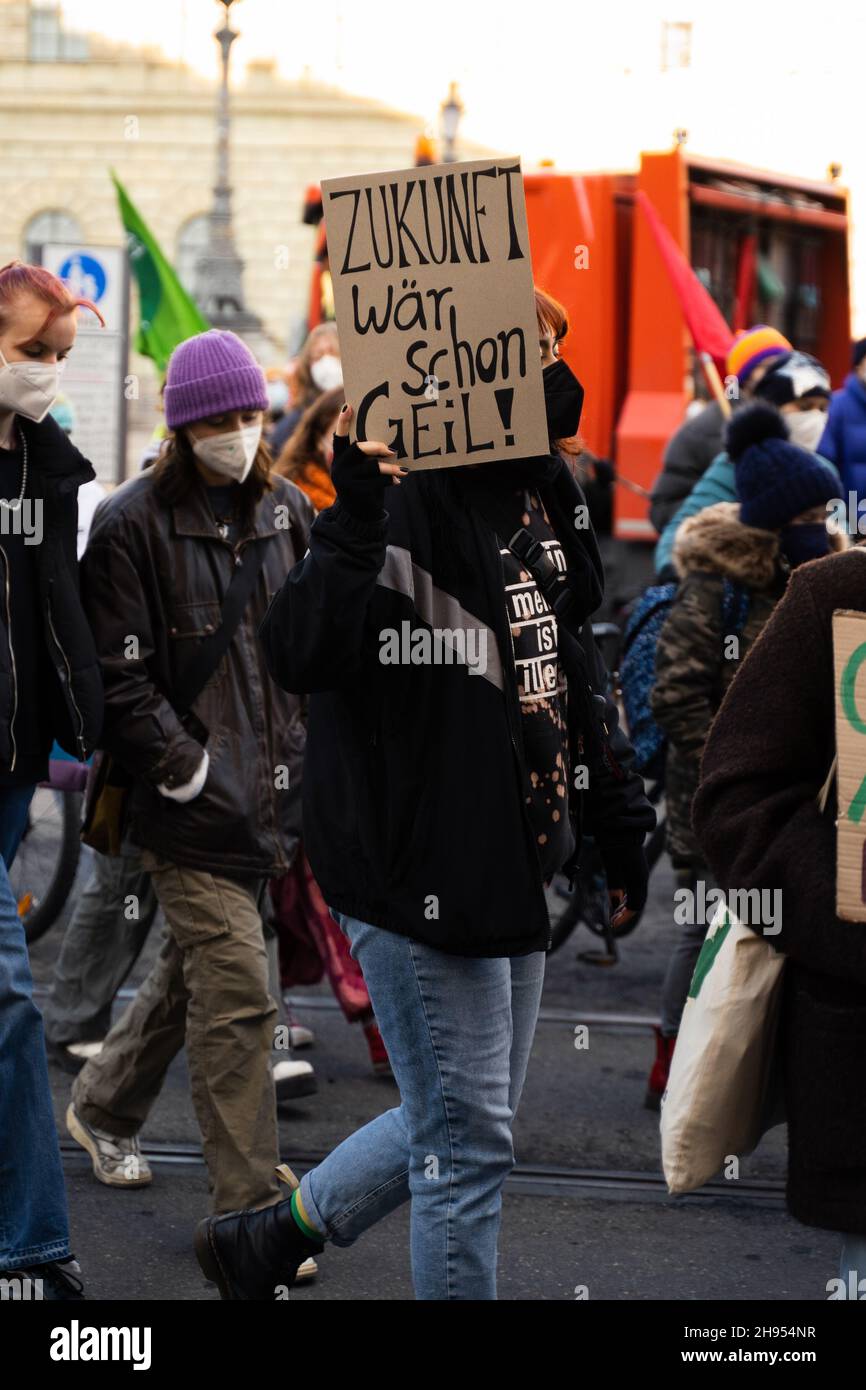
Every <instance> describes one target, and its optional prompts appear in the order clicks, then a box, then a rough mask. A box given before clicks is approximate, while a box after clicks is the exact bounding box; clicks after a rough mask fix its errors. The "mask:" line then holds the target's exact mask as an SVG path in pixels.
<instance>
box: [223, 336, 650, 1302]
mask: <svg viewBox="0 0 866 1390" xmlns="http://www.w3.org/2000/svg"><path fill="white" fill-rule="evenodd" d="M536 351H537V349H536ZM536 361H538V358H536ZM542 385H543V388H544V398H545V401H546V403H547V407H548V433H549V435H550V436H552V437H553V438H559V437H569V436H573V435H574V434H575V433H576V431H577V427H578V423H579V418H580V409H581V404H582V397H583V392H582V389H581V387H580V385H579V383H578V382H577V381H576V379H575V378H574V376H573V374H572V373H571V372H570V370H569V369H568V368H567V367H566V366H565V363H564V362H563V363H559V362H556V363H554V364H552V365H551V366H550V367H548V368H547V369H545V373H544V379H543V383H542ZM353 418H354V411H353V409H352V407H351V406H347V408H346V409H345V410H344V411H343V413H342V416H341V420H340V424H339V425H338V428H337V434H336V437H335V441H334V447H335V453H334V463H333V468H332V478H333V482H334V486H335V488H336V492H337V501H336V503H335V505H334V506H333V507H330V508H329V509H328V510H327V511H325V512H322V513H320V515H319V516H318V517H317V518H316V521H315V522H314V524H313V527H312V529H311V533H310V550H309V553H308V554H307V556H306V558H305V559H304V561H303V562H302V563H301V564H300V565H298V566H296V567H295V569H294V570H293V571H292V572H291V574H290V575H289V576H288V578H287V579H286V582H285V584H284V585H283V587H282V589H281V590H280V592H279V593H278V594H277V595H276V596H275V597H274V599H273V601H272V603H271V606H270V609H269V611H268V614H267V616H266V618H265V620H264V622H263V624H262V627H261V630H260V633H261V637H262V640H263V643H264V647H265V652H266V656H267V661H268V666H269V669H270V671H271V674H272V676H273V677H274V679H275V680H276V681H277V683H278V684H280V685H281V686H283V687H284V688H285V689H288V690H293V691H304V692H311V693H310V722H309V731H308V742H307V761H306V771H305V779H304V785H305V807H304V833H305V838H306V843H307V849H308V855H309V858H310V863H311V865H312V866H313V871H314V873H315V876H316V879H317V881H318V882H319V884H320V886H321V889H322V892H323V895H324V897H325V900H326V902H327V903H328V905H329V907H330V908H331V911H332V914H333V915H334V917H335V920H336V921H337V922H338V923H339V925H340V926H341V927H342V929H343V931H344V932H345V934H346V936H347V938H348V940H349V941H350V943H351V949H352V953H353V955H354V956H355V958H356V959H357V960H358V961H359V963H360V965H361V967H362V969H363V972H364V978H365V980H366V982H367V986H368V988H369V991H370V997H371V1000H372V1003H373V1007H374V1009H375V1012H376V1017H377V1019H378V1021H379V1026H380V1028H381V1031H382V1036H383V1039H384V1041H385V1045H386V1047H387V1049H388V1055H389V1057H390V1059H391V1064H392V1068H393V1071H394V1075H395V1078H396V1080H397V1082H398V1084H399V1087H400V1093H401V1104H400V1105H399V1106H397V1107H395V1108H394V1109H391V1110H389V1111H387V1112H386V1113H385V1114H383V1115H380V1116H378V1118H377V1119H375V1120H373V1121H372V1122H371V1123H370V1124H368V1125H366V1126H365V1127H364V1128H363V1129H361V1130H359V1131H358V1132H357V1133H356V1134H353V1135H352V1136H351V1137H349V1138H348V1139H346V1140H345V1141H344V1142H343V1143H342V1144H340V1145H339V1146H338V1148H336V1149H335V1150H334V1151H333V1153H331V1154H330V1155H329V1156H328V1158H326V1159H325V1161H324V1162H323V1163H320V1164H319V1165H318V1166H317V1167H316V1168H314V1169H313V1170H312V1172H310V1173H308V1174H307V1175H306V1176H305V1177H304V1179H303V1180H302V1183H301V1186H300V1188H299V1190H298V1191H296V1192H295V1193H294V1194H293V1196H292V1199H291V1201H289V1202H284V1203H282V1204H280V1205H278V1206H275V1207H274V1208H273V1209H272V1211H271V1212H270V1213H269V1214H259V1213H240V1214H235V1215H233V1216H229V1217H225V1218H220V1219H216V1220H208V1221H206V1222H204V1223H202V1225H201V1227H200V1228H199V1232H198V1236H197V1252H198V1256H199V1261H200V1263H201V1265H202V1268H203V1270H204V1272H205V1274H206V1275H207V1276H208V1277H209V1278H212V1279H214V1280H215V1281H216V1282H217V1283H218V1285H219V1287H220V1292H221V1294H222V1296H223V1297H224V1298H243V1299H271V1298H273V1297H274V1286H275V1285H278V1284H285V1283H286V1282H287V1280H289V1281H290V1279H291V1275H292V1271H293V1270H294V1269H295V1268H296V1267H297V1265H298V1264H299V1263H300V1261H301V1260H302V1259H304V1258H306V1257H307V1256H308V1255H309V1254H310V1253H311V1252H313V1251H315V1250H320V1249H321V1248H322V1246H323V1245H324V1242H325V1241H326V1240H328V1241H330V1242H331V1243H332V1244H334V1245H350V1244H352V1243H353V1242H354V1241H355V1240H356V1239H357V1238H358V1237H359V1236H360V1235H361V1234H362V1233H363V1232H364V1231H365V1230H366V1229H367V1228H368V1227H369V1226H371V1225H372V1224H373V1223H374V1222H376V1221H378V1220H379V1219H381V1217H383V1216H385V1215H386V1214H387V1213H388V1212H389V1211H391V1210H393V1209H394V1208H395V1207H397V1206H398V1205H400V1204H401V1203H402V1202H405V1201H407V1200H408V1201H411V1204H412V1242H411V1244H412V1268H413V1278H414V1284H415V1291H416V1296H417V1297H418V1298H419V1299H443V1300H444V1299H455V1300H462V1299H480V1300H487V1299H494V1298H495V1297H496V1261H497V1240H498V1230H499V1220H500V1209H501V1201H502V1197H501V1193H502V1186H503V1183H504V1182H505V1179H506V1177H507V1175H508V1173H509V1172H510V1171H511V1168H512V1166H513V1162H514V1150H513V1142H512V1123H513V1118H514V1113H515V1111H516V1108H517V1105H518V1102H519V1099H520V1093H521V1089H522V1086H523V1081H524V1076H525V1073H526V1067H527V1062H528V1060H529V1053H530V1049H531V1046H532V1038H533V1033H534V1029H535V1022H536V1018H537V1013H538V1007H539V1001H540V997H541V987H542V981H543V975H544V959H545V950H546V948H547V946H548V943H549V940H550V928H549V921H548V913H547V906H546V902H545V895H544V887H545V881H546V880H549V879H550V877H551V876H552V875H553V873H554V872H556V871H557V870H559V869H560V868H561V867H563V865H564V864H565V865H566V867H567V868H568V867H569V865H570V866H571V867H574V865H575V864H576V859H577V853H576V845H577V844H579V841H580V836H581V832H582V831H583V832H585V833H591V834H593V835H594V836H595V837H596V839H597V841H598V843H599V846H600V848H601V851H602V854H603V856H604V859H605V863H606V865H607V867H608V877H609V882H610V885H611V889H612V893H613V896H614V897H615V899H616V902H617V904H618V906H619V910H620V911H621V912H622V913H625V912H627V911H629V910H639V908H640V907H641V906H642V903H643V902H644V901H645V897H646V880H647V870H646V863H645V861H644V857H643V850H642V842H643V839H644V835H645V833H646V832H647V830H649V829H650V828H651V827H652V826H653V824H654V821H655V816H654V812H653V810H652V808H651V807H650V805H649V804H648V802H647V801H646V798H645V796H644V793H643V784H642V782H641V780H640V778H639V777H637V775H636V774H635V773H633V772H632V771H631V769H630V766H629V763H630V755H631V750H630V748H629V746H628V744H627V742H626V740H625V738H624V736H623V735H622V733H621V732H620V731H619V728H618V725H617V719H616V711H615V709H614V707H613V706H612V704H610V703H608V702H606V701H605V699H604V697H602V696H601V695H597V696H595V697H593V693H592V689H591V686H592V685H595V688H596V689H600V688H601V679H600V672H599V669H598V657H597V655H596V653H595V648H594V645H593V642H592V637H591V628H589V626H588V619H589V616H590V614H591V613H592V612H593V611H594V609H595V608H596V607H597V606H598V604H599V601H600V599H601V578H602V576H601V566H600V562H599V559H598V551H597V548H596V544H595V540H594V537H593V535H592V532H591V529H589V527H588V523H587V522H586V518H585V505H584V499H583V495H582V493H581V492H580V489H579V488H578V486H577V484H576V483H575V482H574V480H573V478H572V476H571V474H570V472H569V469H568V468H567V466H566V464H565V462H564V460H563V459H562V458H561V457H560V456H559V455H558V454H557V453H555V452H554V451H553V450H551V452H549V453H547V454H544V455H543V456H537V457H532V458H523V459H517V460H509V461H507V462H501V461H500V462H493V463H489V462H487V463H482V464H480V465H478V466H477V467H462V468H448V469H443V470H441V471H439V472H434V471H427V470H424V471H410V472H408V473H406V472H404V471H402V470H401V465H400V463H399V460H397V459H395V451H393V450H392V449H391V448H390V447H389V446H388V445H387V444H386V443H384V442H381V441H375V440H364V441H362V442H360V443H354V444H352V443H350V441H349V428H350V422H351V421H352V420H353ZM393 483H399V486H393V485H392V484H393Z"/></svg>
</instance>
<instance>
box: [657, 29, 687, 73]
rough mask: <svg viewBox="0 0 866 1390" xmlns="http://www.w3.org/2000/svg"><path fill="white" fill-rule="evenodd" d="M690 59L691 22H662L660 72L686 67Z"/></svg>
mask: <svg viewBox="0 0 866 1390" xmlns="http://www.w3.org/2000/svg"><path fill="white" fill-rule="evenodd" d="M691 61H692V26H691V24H680V23H668V22H665V23H663V24H662V72H670V71H671V70H672V69H673V68H687V67H689V66H690V64H691Z"/></svg>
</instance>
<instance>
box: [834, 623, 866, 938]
mask: <svg viewBox="0 0 866 1390" xmlns="http://www.w3.org/2000/svg"><path fill="white" fill-rule="evenodd" d="M833 667H834V687H835V692H836V695H835V698H836V758H837V762H836V788H837V798H838V809H837V813H836V912H837V914H838V916H839V917H842V918H843V919H844V920H845V921H848V922H866V613H856V612H848V611H847V610H845V609H839V610H838V611H837V612H835V613H834V614H833Z"/></svg>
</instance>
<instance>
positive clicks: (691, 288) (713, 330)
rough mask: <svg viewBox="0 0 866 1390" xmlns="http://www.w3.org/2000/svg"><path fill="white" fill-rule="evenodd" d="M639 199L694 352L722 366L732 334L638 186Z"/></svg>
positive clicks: (712, 300) (651, 204)
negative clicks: (705, 353)
mask: <svg viewBox="0 0 866 1390" xmlns="http://www.w3.org/2000/svg"><path fill="white" fill-rule="evenodd" d="M637 196H638V202H639V203H640V205H641V207H642V208H643V210H644V212H645V213H646V218H647V221H648V222H649V224H650V228H651V229H652V234H653V236H654V237H655V243H656V246H657V247H658V249H659V254H660V255H661V258H662V260H663V261H664V263H665V269H666V270H667V273H668V275H669V277H670V281H671V285H672V286H673V289H674V293H675V294H676V297H677V299H678V300H679V301H680V308H681V309H682V311H683V318H684V319H685V321H686V326H687V328H688V330H689V333H690V334H691V336H692V341H693V343H694V345H695V350H696V351H697V352H699V353H700V352H708V353H709V354H710V356H711V357H712V358H713V359H714V361H715V362H716V363H718V365H719V367H720V368H722V369H723V368H724V362H725V358H726V357H727V355H728V349H729V348H730V346H731V343H732V342H733V340H734V335H733V333H732V332H731V330H730V328H729V327H728V325H727V324H726V323H725V320H724V318H723V317H722V314H721V312H720V310H719V307H718V305H717V304H716V301H715V300H714V299H713V297H712V295H711V294H710V293H709V292H708V291H707V290H706V289H705V288H704V286H703V285H702V284H701V282H700V280H699V279H698V277H697V275H696V274H695V272H694V271H693V270H692V267H691V266H690V265H689V263H688V261H687V260H686V258H685V256H684V255H683V253H682V251H681V250H680V248H679V246H678V245H677V243H676V242H675V241H674V238H673V237H672V236H671V234H670V232H669V231H668V229H667V227H666V226H665V225H664V223H663V222H662V220H661V218H660V217H659V215H658V213H657V212H656V209H655V207H654V206H653V203H652V201H651V199H650V198H648V197H647V195H646V193H645V192H644V190H643V189H642V188H641V189H639V190H638V195H637Z"/></svg>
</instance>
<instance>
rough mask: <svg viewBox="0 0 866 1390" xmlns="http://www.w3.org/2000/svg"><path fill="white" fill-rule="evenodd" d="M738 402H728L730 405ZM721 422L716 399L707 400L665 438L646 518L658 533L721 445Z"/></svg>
mask: <svg viewBox="0 0 866 1390" xmlns="http://www.w3.org/2000/svg"><path fill="white" fill-rule="evenodd" d="M739 404H740V402H739V401H732V402H731V405H732V407H735V406H737V405H739ZM725 424H726V420H725V416H724V415H723V414H722V411H721V408H720V406H719V404H718V402H717V401H710V402H708V404H707V405H705V406H704V407H703V409H702V410H699V411H696V412H695V414H694V415H692V416H691V417H690V418H689V419H688V420H686V421H685V422H684V423H683V424H682V425H680V427H679V429H678V430H677V432H676V434H674V435H672V436H671V438H670V439H669V440H668V444H667V447H666V449H665V452H664V458H663V460H662V471H661V473H660V474H659V476H658V477H657V478H656V481H655V484H654V485H653V490H652V497H651V499H650V519H651V520H652V524H653V526H654V527H655V528H656V530H657V531H658V532H659V533H661V532H662V531H664V529H665V527H666V526H667V524H668V522H669V521H670V520H671V518H672V517H673V515H674V513H675V512H676V511H677V509H678V508H679V505H680V503H681V502H683V501H684V500H685V498H686V497H688V495H689V493H690V492H691V490H692V488H693V487H694V486H695V484H696V483H697V482H698V480H699V479H700V478H702V477H703V475H704V474H705V473H706V471H707V469H708V468H709V466H710V464H711V463H712V462H713V460H714V459H715V458H716V457H717V456H718V454H719V453H720V451H721V450H722V449H723V447H724V433H725ZM713 500H718V499H713Z"/></svg>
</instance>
